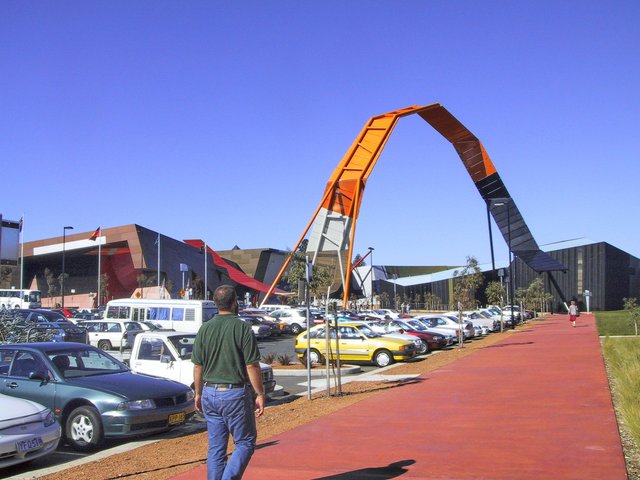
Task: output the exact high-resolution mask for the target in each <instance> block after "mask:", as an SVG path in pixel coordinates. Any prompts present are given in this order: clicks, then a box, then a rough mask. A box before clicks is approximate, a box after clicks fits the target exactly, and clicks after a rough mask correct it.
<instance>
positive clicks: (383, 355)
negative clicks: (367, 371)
mask: <svg viewBox="0 0 640 480" xmlns="http://www.w3.org/2000/svg"><path fill="white" fill-rule="evenodd" d="M373 361H374V362H375V364H376V365H377V366H378V367H386V366H387V365H391V364H392V363H393V355H391V352H390V351H389V350H378V351H377V352H376V353H375V355H374V356H373Z"/></svg>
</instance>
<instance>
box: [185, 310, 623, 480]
mask: <svg viewBox="0 0 640 480" xmlns="http://www.w3.org/2000/svg"><path fill="white" fill-rule="evenodd" d="M532 325H533V327H532V328H531V329H525V328H521V329H519V330H517V331H516V332H515V334H514V335H512V336H510V337H508V338H505V339H504V340H502V341H501V342H499V343H497V344H494V345H491V346H488V347H487V348H485V349H482V350H479V351H478V352H476V353H474V354H473V355H470V356H468V357H465V358H463V359H461V360H459V361H457V362H455V363H452V364H450V365H448V366H446V367H443V368H441V369H439V370H437V371H434V372H432V373H429V374H428V375H425V376H423V377H420V379H419V381H418V382H416V383H413V384H409V385H406V386H403V387H401V388H395V389H392V390H389V391H386V392H381V393H380V394H378V395H376V396H374V397H370V398H368V399H365V400H362V401H361V402H358V403H356V404H354V405H352V406H350V407H347V408H345V409H343V410H340V411H339V412H336V413H334V414H332V415H329V416H327V417H324V418H322V419H319V420H316V421H313V422H312V423H309V424H307V425H304V426H302V427H299V428H296V429H294V430H291V431H288V432H285V433H283V434H281V435H277V436H275V437H272V438H270V439H267V440H264V441H263V442H262V444H261V445H260V446H259V448H258V450H256V453H255V454H254V456H253V458H252V460H251V463H250V465H249V468H248V469H247V471H246V473H245V476H244V478H245V480H252V479H260V480H264V479H335V480H337V479H343V480H344V479H366V478H375V479H390V478H396V477H401V478H402V479H407V480H408V479H417V478H420V479H496V480H497V479H510V480H512V479H523V480H524V479H536V480H537V479H581V480H585V479H599V480H602V479H606V480H615V479H620V480H622V479H626V478H627V476H626V469H625V463H624V457H623V453H622V447H621V444H620V437H619V434H618V430H617V424H616V420H615V416H614V413H613V406H612V402H611V397H610V394H609V387H608V383H607V377H606V374H605V370H604V363H603V358H602V354H601V349H600V344H599V340H598V336H597V332H596V329H595V320H594V318H593V316H592V315H586V314H583V315H581V316H580V318H579V319H578V326H577V327H576V328H572V327H571V325H570V323H569V322H568V320H567V316H564V315H555V316H551V317H548V318H547V319H546V320H542V321H535V322H532ZM479 341H482V340H479ZM427 361H428V360H427ZM267 415H268V411H267ZM392 464H395V465H392ZM389 465H391V467H389ZM205 477H206V469H205V467H199V468H196V469H194V470H191V471H188V472H186V473H184V474H182V475H180V476H178V477H176V479H192V478H205Z"/></svg>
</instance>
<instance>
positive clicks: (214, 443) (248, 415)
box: [202, 386, 257, 480]
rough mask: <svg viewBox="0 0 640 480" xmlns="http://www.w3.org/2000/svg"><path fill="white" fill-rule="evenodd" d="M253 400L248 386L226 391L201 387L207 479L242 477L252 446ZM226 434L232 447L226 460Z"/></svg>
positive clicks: (253, 444) (253, 435)
mask: <svg viewBox="0 0 640 480" xmlns="http://www.w3.org/2000/svg"><path fill="white" fill-rule="evenodd" d="M254 402H255V400H254V397H253V390H252V389H251V387H249V386H245V387H241V388H231V389H228V390H217V389H216V387H208V386H205V387H204V388H203V389H202V413H204V416H205V418H206V420H207V432H208V434H209V451H208V455H207V480H232V479H240V478H242V474H243V473H244V470H245V468H247V465H248V464H249V460H251V455H253V451H254V449H255V446H256V436H257V434H256V417H255V414H254ZM229 434H231V436H232V437H233V442H234V444H235V448H234V450H233V453H232V454H231V457H229V459H228V461H227V444H228V442H229Z"/></svg>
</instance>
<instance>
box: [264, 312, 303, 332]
mask: <svg viewBox="0 0 640 480" xmlns="http://www.w3.org/2000/svg"><path fill="white" fill-rule="evenodd" d="M271 316H272V317H275V318H276V319H277V320H278V321H279V322H281V323H283V324H284V325H285V330H286V331H288V332H291V333H293V334H294V335H298V334H299V333H300V332H301V331H302V330H306V329H307V310H306V309H305V308H283V309H281V310H274V311H273V312H271Z"/></svg>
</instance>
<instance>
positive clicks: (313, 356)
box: [303, 349, 324, 365]
mask: <svg viewBox="0 0 640 480" xmlns="http://www.w3.org/2000/svg"><path fill="white" fill-rule="evenodd" d="M309 359H310V360H311V364H312V365H313V364H314V363H318V364H323V363H324V356H323V355H322V354H321V353H320V352H319V351H318V350H315V349H311V351H310V352H309ZM303 360H304V364H305V365H306V364H307V354H306V353H305V354H304V356H303Z"/></svg>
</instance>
